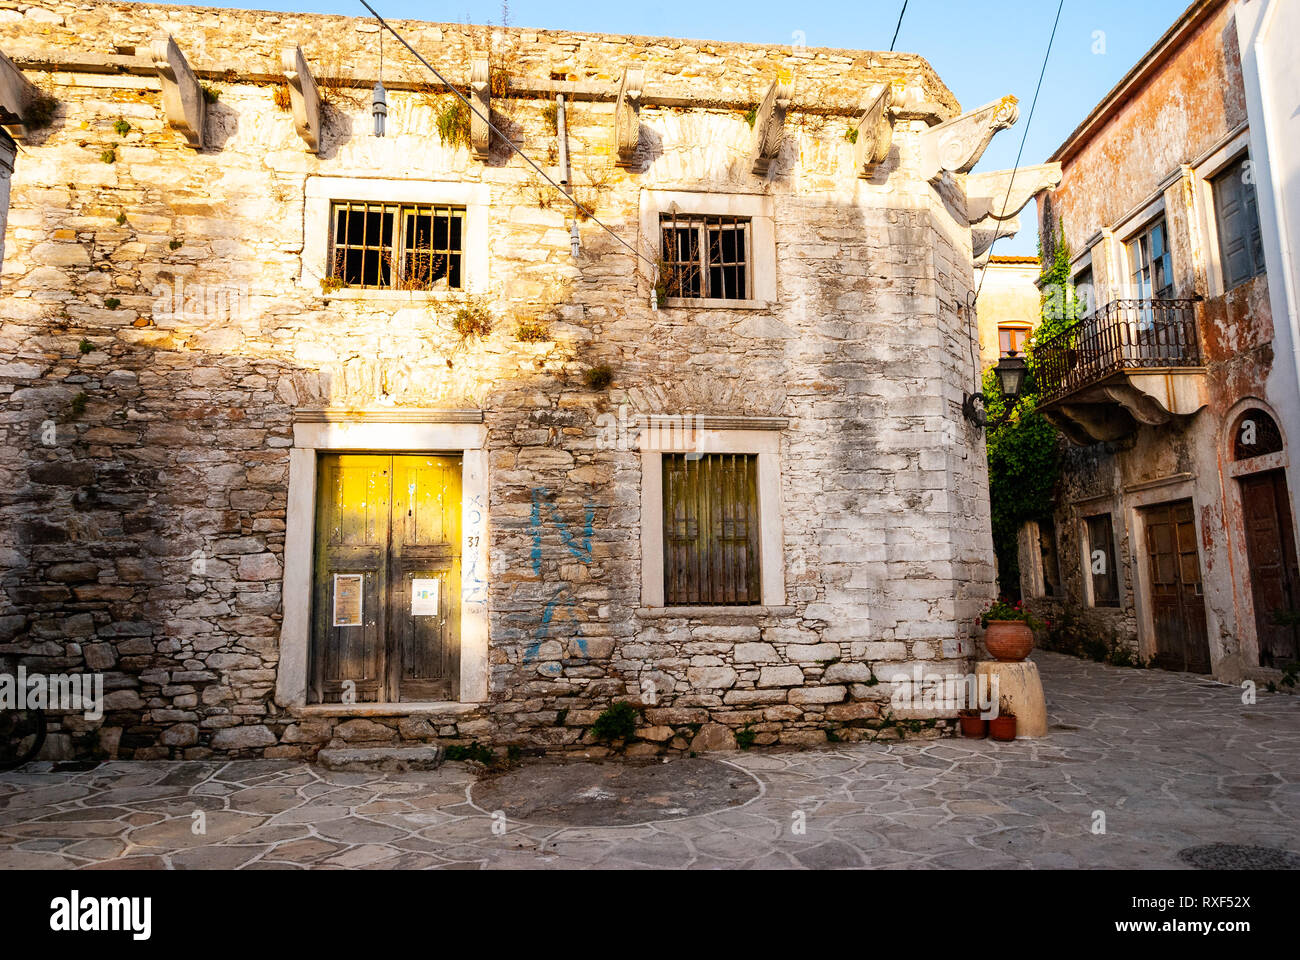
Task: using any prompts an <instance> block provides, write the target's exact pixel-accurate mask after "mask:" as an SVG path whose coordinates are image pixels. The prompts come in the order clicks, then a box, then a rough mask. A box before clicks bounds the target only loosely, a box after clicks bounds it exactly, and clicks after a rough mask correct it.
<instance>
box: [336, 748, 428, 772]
mask: <svg viewBox="0 0 1300 960" xmlns="http://www.w3.org/2000/svg"><path fill="white" fill-rule="evenodd" d="M443 753H444V751H443V749H442V745H441V744H437V743H422V744H418V745H415V746H406V747H325V748H324V749H323V750H321V751H320V753H318V754H316V762H317V763H319V764H320V765H321V766H322V767H324V768H325V769H326V770H349V771H354V772H371V771H378V772H380V773H406V772H407V771H410V770H436V769H437V768H438V767H440V766H442V760H443Z"/></svg>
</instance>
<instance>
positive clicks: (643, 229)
mask: <svg viewBox="0 0 1300 960" xmlns="http://www.w3.org/2000/svg"><path fill="white" fill-rule="evenodd" d="M674 205H676V208H677V209H676V210H674V209H673V207H674ZM674 212H675V213H678V214H680V215H681V216H704V217H715V216H721V217H745V218H748V220H749V222H750V236H749V243H750V273H751V280H750V299H748V300H700V299H696V298H694V297H669V298H668V299H667V301H666V303H665V306H667V307H669V308H683V309H690V310H769V309H771V308H772V307H774V306H776V300H777V283H776V227H775V224H776V218H775V202H774V200H773V198H772V197H771V195H770V194H764V193H719V192H716V191H705V190H663V189H652V188H643V189H642V190H641V196H640V211H639V229H640V233H641V237H640V240H641V246H642V248H643V249H648V250H649V251H650V256H651V258H652V259H653V258H657V256H658V254H659V252H660V250H661V249H662V248H663V247H662V245H663V238H662V237H661V235H660V229H659V218H660V215H661V214H672V213H674Z"/></svg>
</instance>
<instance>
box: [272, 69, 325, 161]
mask: <svg viewBox="0 0 1300 960" xmlns="http://www.w3.org/2000/svg"><path fill="white" fill-rule="evenodd" d="M281 59H282V61H283V63H284V77H285V80H286V81H288V84H289V100H290V105H291V107H292V109H293V126H294V129H295V130H297V131H298V136H300V137H302V139H303V142H304V143H306V144H307V149H309V150H310V151H311V152H312V153H317V152H319V151H320V92H319V91H318V90H317V89H316V80H315V79H314V78H313V77H312V75H311V68H310V67H309V66H308V65H307V58H306V57H305V56H304V55H303V52H302V47H301V46H293V47H285V48H284V50H283V51H282V53H281Z"/></svg>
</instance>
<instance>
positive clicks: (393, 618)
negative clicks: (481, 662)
mask: <svg viewBox="0 0 1300 960" xmlns="http://www.w3.org/2000/svg"><path fill="white" fill-rule="evenodd" d="M316 489H317V494H316V547H315V568H314V570H315V586H314V590H313V611H312V698H313V700H315V701H317V702H324V703H338V702H358V703H373V702H394V701H398V700H449V699H455V698H456V697H457V696H458V695H459V690H458V686H459V684H458V681H457V675H458V670H459V643H458V638H459V634H460V519H461V504H460V495H461V461H460V458H459V457H455V456H441V455H427V456H424V455H409V456H388V455H383V456H372V455H359V454H335V455H327V456H322V457H321V458H320V463H319V466H318V471H317V488H316Z"/></svg>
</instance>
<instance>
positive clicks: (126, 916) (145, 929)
mask: <svg viewBox="0 0 1300 960" xmlns="http://www.w3.org/2000/svg"><path fill="white" fill-rule="evenodd" d="M152 916H153V900H152V899H151V898H149V897H82V896H81V893H80V891H77V890H73V891H72V893H71V894H70V895H69V896H66V897H55V898H54V899H53V900H51V901H50V929H51V930H54V931H56V932H58V933H77V932H80V931H99V932H104V931H127V932H129V933H130V934H131V937H132V939H133V940H148V939H149V935H150V933H151V931H152V927H153V921H152Z"/></svg>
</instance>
